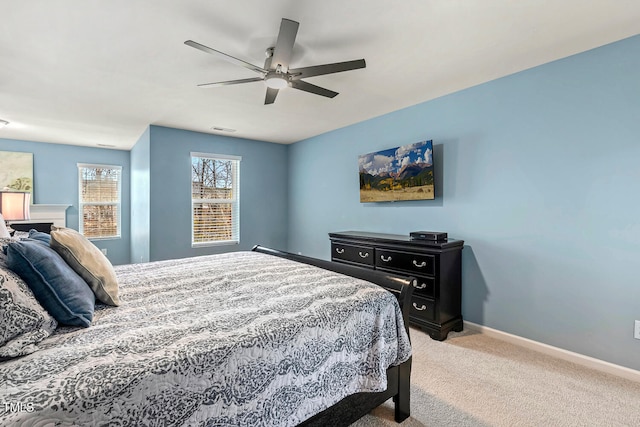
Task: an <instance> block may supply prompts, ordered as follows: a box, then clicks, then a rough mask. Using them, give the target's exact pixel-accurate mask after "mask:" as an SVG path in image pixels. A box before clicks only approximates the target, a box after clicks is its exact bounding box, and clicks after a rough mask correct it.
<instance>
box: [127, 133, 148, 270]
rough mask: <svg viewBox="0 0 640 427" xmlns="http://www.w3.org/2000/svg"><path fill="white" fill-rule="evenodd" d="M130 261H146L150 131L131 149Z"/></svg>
mask: <svg viewBox="0 0 640 427" xmlns="http://www.w3.org/2000/svg"><path fill="white" fill-rule="evenodd" d="M130 158H131V262H134V263H135V262H148V261H149V245H150V241H151V226H150V209H151V176H150V175H151V164H150V162H151V132H150V130H149V128H148V127H147V129H146V130H145V131H144V133H143V134H142V136H140V138H139V139H138V141H137V142H136V145H135V146H134V147H133V148H132V149H131V154H130Z"/></svg>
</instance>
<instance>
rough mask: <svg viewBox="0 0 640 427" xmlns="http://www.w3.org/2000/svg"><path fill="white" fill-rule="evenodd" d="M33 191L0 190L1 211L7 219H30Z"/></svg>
mask: <svg viewBox="0 0 640 427" xmlns="http://www.w3.org/2000/svg"><path fill="white" fill-rule="evenodd" d="M30 204H31V193H28V192H26V191H0V213H1V214H2V216H3V217H4V220H5V221H23V220H27V219H30V214H29V205H30Z"/></svg>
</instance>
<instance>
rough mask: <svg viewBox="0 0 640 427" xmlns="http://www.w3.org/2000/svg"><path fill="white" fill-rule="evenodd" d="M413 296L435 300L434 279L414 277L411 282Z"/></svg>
mask: <svg viewBox="0 0 640 427" xmlns="http://www.w3.org/2000/svg"><path fill="white" fill-rule="evenodd" d="M413 294H414V295H417V296H420V297H427V298H435V296H436V279H434V278H433V277H416V280H414V281H413Z"/></svg>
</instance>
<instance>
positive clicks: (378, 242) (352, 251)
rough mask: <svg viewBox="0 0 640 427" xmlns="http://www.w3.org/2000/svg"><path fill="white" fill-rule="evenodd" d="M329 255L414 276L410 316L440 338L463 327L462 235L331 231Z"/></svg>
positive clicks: (334, 258)
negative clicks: (429, 236)
mask: <svg viewBox="0 0 640 427" xmlns="http://www.w3.org/2000/svg"><path fill="white" fill-rule="evenodd" d="M329 239H330V241H331V261H334V262H341V263H345V264H351V265H355V266H358V267H362V268H368V269H375V270H381V271H386V272H389V273H393V274H397V275H401V276H402V275H404V276H413V277H415V278H416V281H414V283H413V287H414V290H413V298H412V300H411V311H410V316H409V319H410V322H411V324H412V325H414V326H418V327H420V328H421V329H422V330H423V331H425V332H426V333H428V334H429V336H431V338H433V339H436V340H439V341H442V340H444V339H446V338H447V335H448V334H449V331H456V332H459V331H462V327H463V326H462V303H461V297H462V248H463V247H464V241H463V240H455V239H445V240H421V239H412V238H411V237H410V236H408V235H407V236H403V235H399V234H383V233H368V232H362V231H343V232H336V233H329Z"/></svg>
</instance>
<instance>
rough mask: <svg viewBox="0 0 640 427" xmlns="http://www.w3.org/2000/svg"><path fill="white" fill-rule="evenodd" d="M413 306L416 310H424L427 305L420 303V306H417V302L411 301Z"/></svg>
mask: <svg viewBox="0 0 640 427" xmlns="http://www.w3.org/2000/svg"><path fill="white" fill-rule="evenodd" d="M413 308H415V309H416V310H418V311H424V310H426V309H427V306H426V305H424V304H422V305H421V306H420V307H418V304H416V303H415V302H414V303H413Z"/></svg>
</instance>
